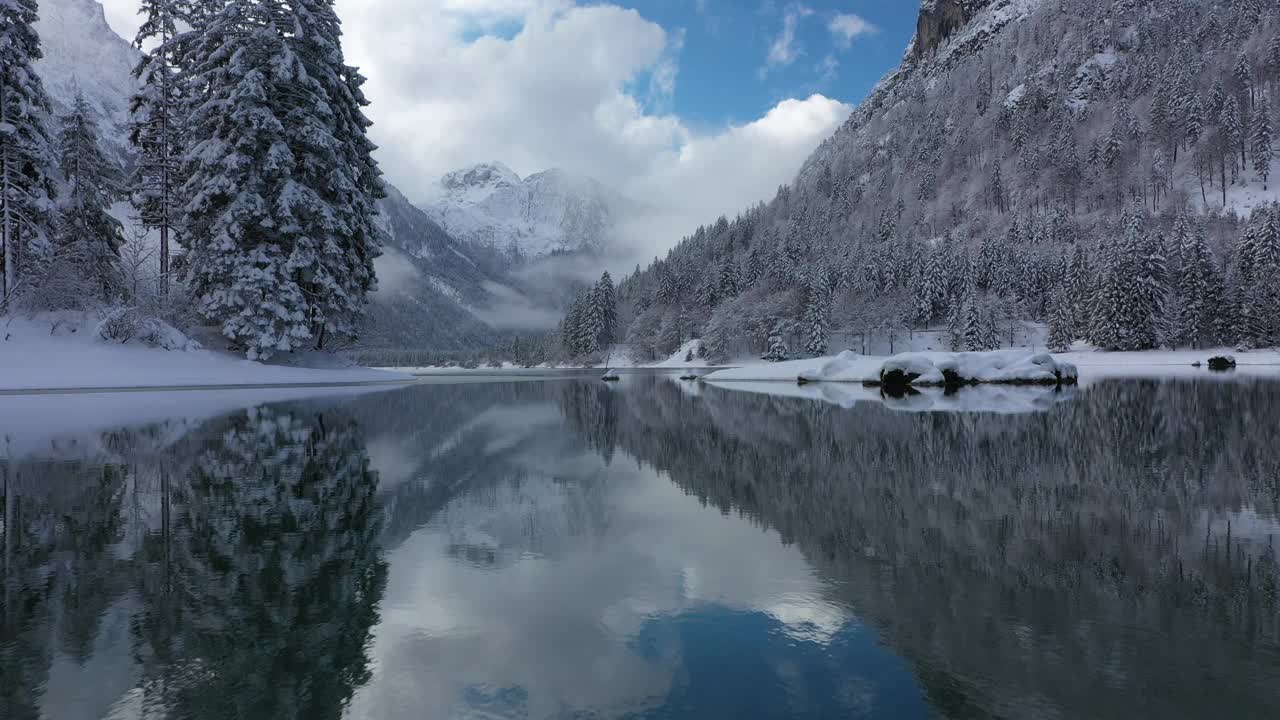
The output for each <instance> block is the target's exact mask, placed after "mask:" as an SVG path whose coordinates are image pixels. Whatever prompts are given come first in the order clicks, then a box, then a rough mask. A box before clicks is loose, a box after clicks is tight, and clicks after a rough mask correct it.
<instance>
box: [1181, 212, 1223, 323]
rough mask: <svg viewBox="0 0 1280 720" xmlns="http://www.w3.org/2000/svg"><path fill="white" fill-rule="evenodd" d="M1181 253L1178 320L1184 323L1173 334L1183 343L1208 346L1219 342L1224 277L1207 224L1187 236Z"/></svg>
mask: <svg viewBox="0 0 1280 720" xmlns="http://www.w3.org/2000/svg"><path fill="white" fill-rule="evenodd" d="M1179 254H1180V256H1181V263H1180V265H1179V273H1178V279H1177V287H1176V290H1177V302H1178V308H1177V313H1176V319H1177V320H1179V321H1180V325H1178V326H1177V327H1176V328H1175V329H1174V331H1173V333H1172V335H1173V336H1174V338H1176V340H1177V342H1179V343H1188V344H1190V345H1192V346H1193V347H1207V346H1209V345H1211V344H1213V343H1215V342H1216V341H1217V335H1218V332H1217V327H1218V317H1219V313H1220V304H1221V302H1222V278H1221V275H1220V273H1219V272H1218V268H1217V265H1216V264H1215V263H1214V260H1213V254H1212V253H1211V252H1210V250H1209V243H1208V241H1207V240H1206V238H1205V234H1204V228H1203V227H1201V228H1198V229H1197V230H1196V231H1195V232H1193V233H1191V234H1189V235H1188V236H1187V238H1186V240H1185V242H1184V245H1183V247H1182V250H1181V252H1180V253H1179Z"/></svg>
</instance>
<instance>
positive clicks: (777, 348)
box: [761, 325, 791, 362]
mask: <svg viewBox="0 0 1280 720" xmlns="http://www.w3.org/2000/svg"><path fill="white" fill-rule="evenodd" d="M790 357H791V350H790V348H788V347H787V340H786V337H785V336H784V335H783V328H782V327H781V326H780V325H775V327H774V332H773V334H771V335H770V336H769V351H768V352H766V353H765V355H764V357H763V358H761V359H762V360H766V361H768V362H783V361H785V360H788V359H790Z"/></svg>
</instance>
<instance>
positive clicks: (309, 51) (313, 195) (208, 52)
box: [182, 0, 382, 358]
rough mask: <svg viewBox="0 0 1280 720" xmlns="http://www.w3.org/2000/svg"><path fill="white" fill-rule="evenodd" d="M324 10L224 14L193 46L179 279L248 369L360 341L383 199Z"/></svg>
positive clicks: (359, 99)
mask: <svg viewBox="0 0 1280 720" xmlns="http://www.w3.org/2000/svg"><path fill="white" fill-rule="evenodd" d="M338 33H339V26H338V21H337V17H336V15H335V14H334V13H333V8H332V3H331V2H328V1H326V0H301V1H299V2H292V3H284V2H282V1H280V0H262V1H261V2H252V1H250V0H229V1H228V2H227V3H226V5H225V6H224V7H222V8H220V9H219V10H218V12H217V14H216V15H214V16H212V17H211V18H209V19H208V20H207V22H206V23H205V24H204V26H203V27H202V28H201V29H200V32H199V33H198V38H197V39H196V40H195V42H194V43H193V44H192V50H191V51H190V55H191V56H193V57H196V58H198V62H197V63H196V64H195V66H194V67H193V68H192V70H191V84H192V85H193V87H196V88H199V90H200V91H199V92H198V93H196V94H194V95H193V97H192V98H190V99H189V100H188V106H189V107H190V116H189V120H188V128H187V142H186V143H185V146H186V152H185V154H184V162H183V168H182V173H183V176H184V177H185V185H184V194H185V195H186V196H187V197H188V198H189V201H188V203H187V205H186V209H185V212H184V216H183V218H182V225H183V229H184V233H185V234H186V236H187V237H186V242H187V243H188V245H189V251H188V252H189V254H190V258H189V262H188V263H186V269H185V272H184V279H185V280H186V281H187V282H188V284H189V285H190V287H191V289H192V291H193V294H194V296H195V297H196V298H197V304H198V309H199V311H200V312H201V313H202V314H203V315H204V316H205V317H207V318H208V319H209V320H211V321H214V322H217V323H218V324H220V325H221V327H222V332H223V334H224V335H226V336H227V337H228V338H231V339H232V340H234V341H236V342H237V343H239V344H241V345H242V346H243V347H244V348H245V349H246V353H247V354H248V356H249V357H251V358H266V357H270V356H271V355H272V354H274V353H276V352H287V351H291V350H294V349H296V348H300V347H303V346H306V345H311V346H313V347H316V348H321V349H323V348H325V347H329V346H332V345H334V344H337V343H340V342H343V341H346V340H350V339H352V338H354V337H355V335H356V333H357V331H358V325H359V321H360V318H361V315H362V312H363V304H364V302H365V299H366V296H367V294H368V293H369V292H370V291H371V290H372V289H373V288H374V286H375V276H374V270H373V260H374V258H375V257H376V256H377V255H378V253H379V239H380V231H379V230H378V228H377V225H376V224H375V222H374V221H375V215H376V212H377V210H376V205H375V204H376V201H377V199H378V197H380V196H381V193H382V186H381V181H380V178H379V174H378V170H377V165H376V163H374V161H373V159H372V155H371V153H372V150H373V145H372V143H370V141H369V140H368V138H367V135H366V130H367V127H368V124H369V123H368V120H367V119H366V118H365V117H364V115H363V110H362V109H361V108H362V107H363V105H364V104H365V102H366V101H365V99H364V97H363V95H362V93H361V91H360V85H361V83H362V82H363V80H362V79H361V78H360V77H359V74H358V73H356V72H355V71H354V70H353V69H351V68H350V67H348V66H346V65H344V64H343V62H342V53H341V49H340V46H339V45H338Z"/></svg>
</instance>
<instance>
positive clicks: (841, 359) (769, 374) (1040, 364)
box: [703, 350, 1078, 387]
mask: <svg viewBox="0 0 1280 720" xmlns="http://www.w3.org/2000/svg"><path fill="white" fill-rule="evenodd" d="M1077 377H1078V373H1077V371H1076V368H1075V366H1074V365H1072V364H1070V363H1066V362H1059V361H1058V360H1055V359H1054V358H1053V357H1052V356H1051V355H1048V354H1045V353H1035V352H1031V351H1027V350H1002V351H998V352H989V353H904V354H902V355H895V356H893V357H889V358H882V357H870V356H865V355H858V354H857V353H853V352H844V353H840V354H839V355H837V356H835V357H825V358H814V359H811V360H793V361H790V362H781V363H771V364H759V365H747V366H744V367H738V368H730V369H727V370H719V371H716V372H713V373H710V374H708V375H707V376H706V377H704V378H703V379H704V380H705V381H707V382H759V381H787V382H800V383H862V384H864V385H889V386H913V387H928V386H939V387H941V386H956V385H980V384H1000V385H1072V384H1075V382H1076V380H1077Z"/></svg>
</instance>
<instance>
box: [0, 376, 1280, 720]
mask: <svg viewBox="0 0 1280 720" xmlns="http://www.w3.org/2000/svg"><path fill="white" fill-rule="evenodd" d="M1037 392H1039V391H1037ZM846 394H847V393H846ZM815 400H818V402H815ZM1009 400H1010V398H1009V397H989V396H983V397H981V398H979V397H977V396H970V397H969V398H964V397H959V398H957V397H940V398H931V399H930V402H928V403H927V404H926V403H923V402H920V401H918V400H917V401H916V403H915V404H913V405H905V404H903V403H901V402H890V403H883V402H880V401H878V400H876V399H875V398H864V397H861V396H856V397H855V396H854V395H848V397H846V396H844V395H841V396H840V397H839V398H836V399H833V398H832V397H830V396H828V395H824V396H822V397H808V396H805V397H790V398H788V397H776V396H770V395H763V394H758V393H751V392H741V391H732V390H726V389H723V388H716V387H708V386H690V385H688V384H680V383H676V382H672V381H669V380H665V379H658V378H645V377H629V378H627V380H626V382H624V383H622V384H621V385H620V386H608V385H605V384H603V383H598V382H549V383H518V384H482V385H436V386H420V387H415V388H410V389H406V390H402V391H395V392H390V393H379V394H375V395H368V396H360V397H349V398H338V399H330V400H318V401H307V402H290V403H284V404H274V405H268V406H263V407H258V408H254V409H250V410H240V411H236V412H233V413H231V414H229V415H228V414H223V412H224V411H222V410H219V411H218V412H216V413H209V415H210V416H206V417H204V418H203V419H199V420H192V419H190V418H187V419H186V420H184V421H183V422H174V421H173V420H171V419H170V420H161V421H155V422H153V421H152V420H148V421H147V423H146V424H143V425H141V426H139V425H136V424H134V425H132V426H130V424H129V423H126V422H123V421H122V422H121V423H119V425H121V426H122V427H112V428H110V429H108V430H101V429H100V427H101V425H102V423H101V422H96V423H95V425H94V427H97V428H99V429H94V430H92V431H83V432H80V433H77V432H76V431H75V429H76V427H78V426H77V424H76V423H77V422H78V418H76V417H72V416H68V417H67V419H66V423H65V426H64V427H60V428H58V432H57V438H58V440H57V442H56V443H55V442H49V441H47V440H46V441H43V442H42V441H40V439H39V438H34V439H33V438H30V437H28V438H25V439H23V442H22V443H18V444H15V443H14V442H13V440H12V439H10V440H9V443H8V446H9V447H10V448H11V450H10V455H9V457H8V459H7V460H0V473H3V478H2V479H3V481H4V515H3V520H4V525H3V530H4V533H3V540H4V545H3V548H4V573H5V574H4V580H5V582H4V595H3V601H4V605H3V611H2V618H0V621H2V623H3V625H2V626H0V717H3V718H6V719H7V718H28V717H30V718H34V717H57V718H64V717H65V718H80V717H83V718H97V717H108V716H110V717H179V718H218V717H228V718H229V717H237V718H243V717H262V718H277V717H300V718H302V717H305V718H324V717H339V716H346V717H352V718H401V717H403V718H423V717H426V718H444V717H530V718H560V717H588V716H589V717H635V718H713V717H735V718H736V717H779V718H781V717H813V718H825V717H833V716H834V717H894V718H899V717H928V716H944V717H1003V716H1012V717H1023V716H1037V717H1117V718H1119V717H1133V716H1152V715H1156V716H1169V717H1203V716H1211V715H1215V714H1218V713H1219V712H1220V711H1221V710H1222V709H1223V708H1224V707H1228V708H1231V710H1232V713H1233V714H1234V715H1236V716H1242V717H1250V716H1259V717H1268V716H1280V685H1278V684H1277V683H1276V680H1278V679H1280V670H1278V668H1280V651H1278V648H1280V637H1277V633H1278V632H1280V623H1278V622H1277V621H1278V619H1280V616H1278V615H1277V613H1278V612H1280V597H1278V596H1280V583H1278V578H1280V567H1278V565H1277V561H1276V555H1275V550H1274V540H1273V535H1274V534H1275V533H1276V531H1277V530H1278V529H1280V526H1278V525H1277V513H1278V511H1280V452H1277V451H1276V450H1275V448H1274V441H1273V438H1272V436H1273V428H1274V427H1276V424H1277V420H1280V417H1278V416H1280V384H1269V383H1257V384H1235V383H1201V384H1191V383H1186V384H1160V383H1150V382H1138V381H1126V382H1123V383H1115V384H1101V385H1097V386H1094V387H1091V388H1089V389H1088V390H1083V391H1080V392H1078V393H1075V394H1073V395H1065V396H1056V395H1055V396H1052V397H1050V396H1041V395H1036V396H1034V397H1030V396H1028V397H1025V398H1024V397H1021V396H1019V397H1015V398H1012V400H1014V401H1018V402H1017V403H1014V404H1020V407H1019V409H1021V410H1025V411H1028V412H1020V413H1018V414H1002V413H997V412H994V411H997V410H1007V409H1009V408H1010V407H1011V405H1010V403H1009V402H1008V401H1009ZM99 402H100V401H99ZM902 410H930V411H931V412H902ZM939 410H942V411H941V412H940V411H939ZM956 410H963V412H955V411H956ZM975 411H976V412H975ZM14 447H21V448H22V451H21V452H20V453H17V452H15V451H13V450H12V448H14Z"/></svg>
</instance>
